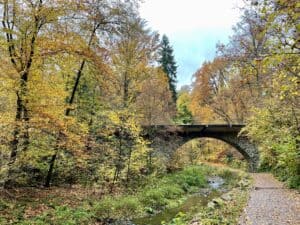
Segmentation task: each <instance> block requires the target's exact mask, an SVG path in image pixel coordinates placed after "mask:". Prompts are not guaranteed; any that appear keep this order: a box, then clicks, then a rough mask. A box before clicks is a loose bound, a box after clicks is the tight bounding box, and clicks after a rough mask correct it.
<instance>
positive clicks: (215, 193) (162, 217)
mask: <svg viewBox="0 0 300 225" xmlns="http://www.w3.org/2000/svg"><path fill="white" fill-rule="evenodd" d="M223 183H224V180H223V179H222V178H220V177H211V178H209V179H208V184H209V186H210V189H209V191H208V193H207V194H204V193H202V192H201V191H200V192H199V193H196V194H193V195H191V196H189V197H188V198H187V199H186V200H185V201H184V202H183V203H182V204H180V205H179V206H178V207H175V208H170V209H165V210H163V211H161V212H160V213H157V214H155V215H151V216H148V217H144V218H137V219H133V220H132V222H133V225H161V223H162V221H165V222H168V221H171V220H172V219H173V218H175V217H176V215H177V214H178V213H179V212H182V213H187V212H189V213H192V214H193V213H197V211H198V210H199V208H201V207H203V206H206V205H207V203H208V202H209V201H210V200H212V199H213V198H215V197H219V196H220V195H221V194H222V192H221V191H219V190H218V189H219V188H220V187H221V186H222V185H223ZM205 192H206V191H205Z"/></svg>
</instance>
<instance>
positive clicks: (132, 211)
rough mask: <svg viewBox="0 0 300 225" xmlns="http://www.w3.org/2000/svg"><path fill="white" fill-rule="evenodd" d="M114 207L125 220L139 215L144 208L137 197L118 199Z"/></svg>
mask: <svg viewBox="0 0 300 225" xmlns="http://www.w3.org/2000/svg"><path fill="white" fill-rule="evenodd" d="M114 205H115V210H116V213H118V214H119V215H120V216H123V217H125V218H130V217H132V216H134V215H136V214H138V213H139V212H140V211H142V208H143V207H142V205H141V203H140V201H139V199H138V198H137V197H135V196H126V197H122V198H120V199H117V200H116V202H115V204H114Z"/></svg>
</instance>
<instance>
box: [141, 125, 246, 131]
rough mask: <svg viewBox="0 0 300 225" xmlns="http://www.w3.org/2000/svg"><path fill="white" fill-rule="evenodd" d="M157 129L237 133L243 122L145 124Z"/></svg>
mask: <svg viewBox="0 0 300 225" xmlns="http://www.w3.org/2000/svg"><path fill="white" fill-rule="evenodd" d="M147 127H151V128H156V129H158V130H161V131H162V130H165V131H169V132H184V133H194V132H208V133H238V132H240V131H241V129H242V128H243V127H245V125H244V124H231V125H228V124H195V125H153V126H147Z"/></svg>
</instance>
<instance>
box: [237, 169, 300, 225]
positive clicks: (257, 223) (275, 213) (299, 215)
mask: <svg viewBox="0 0 300 225" xmlns="http://www.w3.org/2000/svg"><path fill="white" fill-rule="evenodd" d="M252 176H253V178H254V188H253V190H252V191H251V193H250V199H249V202H248V205H247V207H246V208H245V210H244V213H243V215H242V216H241V218H240V222H239V225H287V224H288V225H300V194H299V193H297V192H296V191H294V190H289V189H286V188H285V187H284V186H283V184H282V183H281V182H279V181H277V180H276V179H275V178H274V177H273V176H272V175H271V174H265V173H258V174H252Z"/></svg>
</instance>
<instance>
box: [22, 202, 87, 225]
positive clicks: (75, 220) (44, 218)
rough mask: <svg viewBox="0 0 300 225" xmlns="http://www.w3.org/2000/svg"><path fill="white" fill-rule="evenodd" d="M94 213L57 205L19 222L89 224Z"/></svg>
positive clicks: (37, 224)
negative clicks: (41, 213) (52, 208)
mask: <svg viewBox="0 0 300 225" xmlns="http://www.w3.org/2000/svg"><path fill="white" fill-rule="evenodd" d="M91 218H93V214H92V213H91V212H89V211H87V210H86V209H83V208H75V209H73V208H70V207H68V206H57V207H55V209H54V210H49V211H47V212H46V213H44V214H43V215H40V216H37V217H34V218H32V219H29V220H25V221H22V222H19V223H17V224H19V225H31V224H34V225H42V224H66V225H77V224H88V223H91V222H92V219H91Z"/></svg>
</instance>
